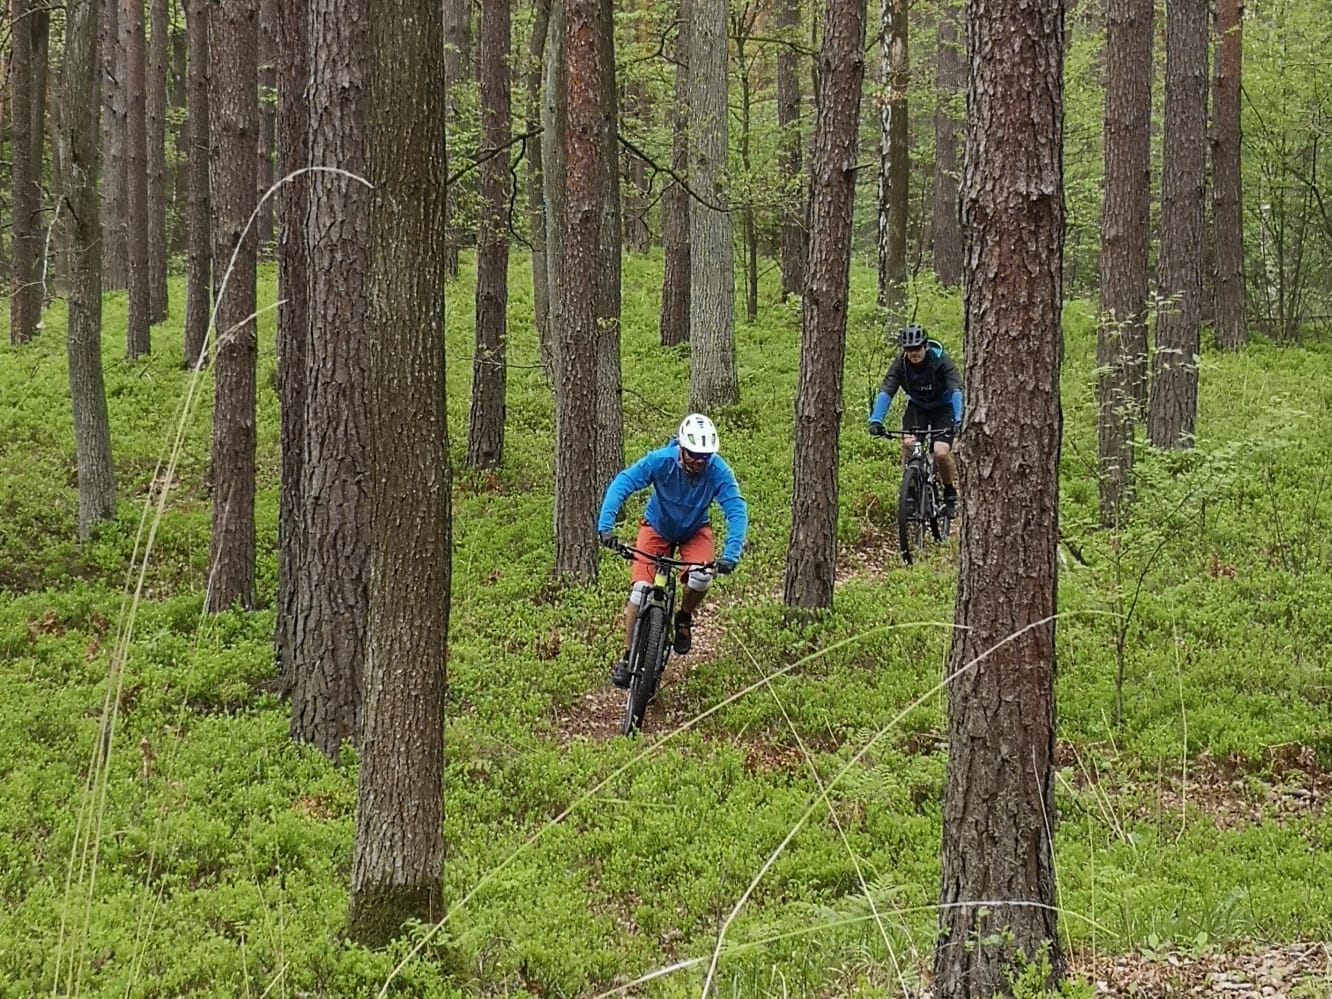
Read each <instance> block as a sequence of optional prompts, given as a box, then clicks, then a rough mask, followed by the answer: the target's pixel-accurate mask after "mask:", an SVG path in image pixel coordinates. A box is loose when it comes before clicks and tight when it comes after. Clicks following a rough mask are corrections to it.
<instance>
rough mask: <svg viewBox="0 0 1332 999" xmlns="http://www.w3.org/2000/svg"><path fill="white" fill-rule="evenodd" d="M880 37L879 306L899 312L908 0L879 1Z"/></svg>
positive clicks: (903, 269) (906, 168) (906, 169)
mask: <svg viewBox="0 0 1332 999" xmlns="http://www.w3.org/2000/svg"><path fill="white" fill-rule="evenodd" d="M882 3H883V7H882V23H881V24H880V31H881V34H880V36H879V46H880V60H881V65H882V72H883V87H884V96H883V103H882V104H881V105H880V108H879V127H880V131H881V137H880V141H879V191H878V195H879V304H880V305H882V306H885V307H886V308H888V309H889V310H890V311H892V312H893V313H895V314H896V313H900V312H901V310H902V306H903V304H904V303H905V301H906V279H907V261H906V238H907V207H908V205H907V195H908V191H907V186H908V184H909V183H910V180H911V172H910V167H911V161H910V155H911V150H910V148H909V146H908V143H909V141H910V138H909V135H908V132H907V115H908V110H907V86H908V85H909V83H910V81H911V77H910V73H909V71H908V64H907V0H882Z"/></svg>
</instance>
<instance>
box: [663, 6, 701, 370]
mask: <svg viewBox="0 0 1332 999" xmlns="http://www.w3.org/2000/svg"><path fill="white" fill-rule="evenodd" d="M692 3H693V0H680V6H679V14H678V15H677V18H676V24H677V27H676V33H675V44H674V47H673V49H674V60H675V95H674V100H673V101H672V102H671V104H670V110H669V119H670V125H671V173H672V174H673V175H674V176H673V177H672V178H671V180H670V182H669V183H668V184H667V185H666V189H665V190H664V191H663V192H662V195H661V205H662V209H661V214H662V220H661V244H662V257H663V272H662V279H661V326H660V330H661V345H662V346H663V347H674V346H675V345H676V344H679V343H685V342H687V341H688V340H689V309H690V297H691V296H690V292H689V282H690V264H691V259H692V255H691V253H690V249H689V192H688V191H686V190H685V186H684V184H682V183H681V182H680V180H679V179H678V178H680V177H683V176H684V175H685V174H686V173H687V172H688V170H689V23H690V19H691V18H692V16H693V15H692V13H691V12H690V7H691V6H692Z"/></svg>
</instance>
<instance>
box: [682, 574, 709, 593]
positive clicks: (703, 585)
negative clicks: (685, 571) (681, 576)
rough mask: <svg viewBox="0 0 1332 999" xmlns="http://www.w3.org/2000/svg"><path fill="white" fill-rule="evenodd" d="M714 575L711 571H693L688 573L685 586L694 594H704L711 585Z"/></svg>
mask: <svg viewBox="0 0 1332 999" xmlns="http://www.w3.org/2000/svg"><path fill="white" fill-rule="evenodd" d="M713 575H714V573H713V571H712V570H711V569H693V570H691V571H690V573H689V579H688V581H687V583H686V585H687V586H688V587H689V588H690V589H691V590H693V591H694V592H695V593H706V592H707V589H708V587H709V586H711V585H712V577H713Z"/></svg>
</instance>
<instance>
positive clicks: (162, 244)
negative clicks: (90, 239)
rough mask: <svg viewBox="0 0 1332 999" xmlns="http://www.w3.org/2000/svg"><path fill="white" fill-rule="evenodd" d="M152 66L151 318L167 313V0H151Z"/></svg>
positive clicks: (148, 114)
mask: <svg viewBox="0 0 1332 999" xmlns="http://www.w3.org/2000/svg"><path fill="white" fill-rule="evenodd" d="M149 13H150V23H149V34H148V66H147V80H146V87H147V89H146V90H145V91H144V99H145V105H144V115H145V121H146V137H147V143H148V150H147V155H148V158H147V164H148V322H149V323H160V322H162V321H163V320H164V319H166V315H167V238H166V204H167V197H166V104H167V38H168V36H169V34H170V26H169V23H168V17H167V0H149Z"/></svg>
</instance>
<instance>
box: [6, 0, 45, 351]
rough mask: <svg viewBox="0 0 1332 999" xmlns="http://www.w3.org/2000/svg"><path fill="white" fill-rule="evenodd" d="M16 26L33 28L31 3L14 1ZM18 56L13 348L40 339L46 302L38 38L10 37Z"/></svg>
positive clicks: (13, 67)
mask: <svg viewBox="0 0 1332 999" xmlns="http://www.w3.org/2000/svg"><path fill="white" fill-rule="evenodd" d="M9 10H10V18H11V21H10V23H11V24H27V21H26V18H27V17H28V15H29V11H30V10H31V4H30V2H29V0H11V2H10V7H9ZM10 44H11V47H12V54H11V56H10V63H9V71H10V75H11V80H12V85H11V97H12V100H13V106H12V108H11V110H10V117H11V120H12V121H13V127H12V131H11V133H10V139H11V141H10V150H11V158H12V162H11V165H10V184H11V199H12V200H11V204H12V205H13V215H14V218H13V223H12V231H13V239H12V242H11V247H12V249H11V250H10V255H11V258H12V264H11V269H10V273H9V342H10V343H12V344H16V345H17V344H24V343H28V342H29V341H30V340H32V338H33V337H34V336H35V335H36V334H37V323H38V321H39V320H40V318H41V299H40V297H39V296H38V294H37V289H38V287H39V285H38V283H37V226H38V222H37V214H38V211H39V209H40V202H39V200H38V196H37V191H38V188H37V172H36V164H34V163H33V162H32V83H33V80H32V75H33V74H32V33H31V32H29V31H12V32H11V33H10Z"/></svg>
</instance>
